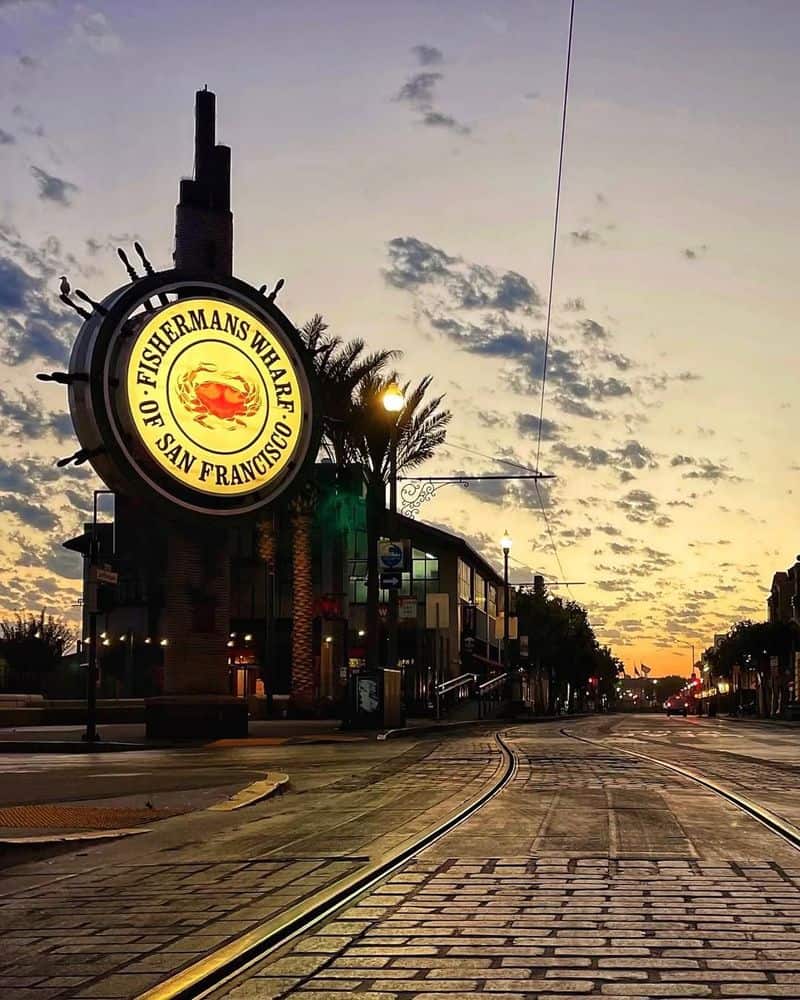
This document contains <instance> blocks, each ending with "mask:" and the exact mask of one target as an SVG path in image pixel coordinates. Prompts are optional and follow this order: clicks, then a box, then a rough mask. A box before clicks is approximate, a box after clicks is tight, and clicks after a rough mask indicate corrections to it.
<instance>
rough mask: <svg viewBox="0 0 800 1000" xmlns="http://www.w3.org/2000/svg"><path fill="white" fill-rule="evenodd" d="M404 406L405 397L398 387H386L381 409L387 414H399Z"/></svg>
mask: <svg viewBox="0 0 800 1000" xmlns="http://www.w3.org/2000/svg"><path fill="white" fill-rule="evenodd" d="M405 405H406V397H405V396H404V395H403V390H402V389H401V388H400V386H399V385H390V386H387V388H386V390H385V391H384V393H383V408H384V410H386V411H387V412H388V413H399V412H400V411H401V410H402V409H403V407H404V406H405Z"/></svg>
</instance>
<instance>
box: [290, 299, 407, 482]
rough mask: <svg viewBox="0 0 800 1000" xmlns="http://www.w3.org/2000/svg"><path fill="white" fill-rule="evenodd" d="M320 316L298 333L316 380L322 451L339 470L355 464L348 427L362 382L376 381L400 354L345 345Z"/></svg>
mask: <svg viewBox="0 0 800 1000" xmlns="http://www.w3.org/2000/svg"><path fill="white" fill-rule="evenodd" d="M327 330H328V327H327V324H326V323H325V321H324V320H323V318H322V316H320V315H319V313H317V315H315V316H314V317H313V318H312V319H310V320H309V321H308V323H306V324H305V326H304V327H303V329H302V330H301V331H300V332H301V336H302V340H303V343H304V344H305V346H306V349H307V350H308V351H309V353H310V354H311V357H312V359H313V364H314V371H315V373H316V375H317V380H318V383H317V384H318V393H319V405H320V408H321V410H322V428H323V437H322V449H323V452H324V453H325V455H326V457H327V458H328V459H330V461H332V462H333V463H334V464H335V465H336V466H337V467H338V468H340V469H343V468H346V467H347V466H349V465H352V464H353V463H354V462H356V461H358V459H359V456H358V454H357V453H356V450H355V449H354V447H353V438H352V427H353V424H354V419H355V418H354V412H353V411H354V407H355V405H356V402H355V401H356V396H357V394H358V393H359V391H360V387H361V386H362V383H365V382H366V381H367V380H369V379H374V378H378V377H379V376H380V374H381V372H382V371H383V370H384V368H385V367H386V365H387V364H389V362H390V361H394V360H396V359H397V358H399V357H400V353H401V352H400V351H372V352H371V353H369V354H365V353H364V350H365V347H366V345H365V343H364V341H363V340H361V339H360V338H355V339H353V340H348V341H347V342H346V343H345V342H343V341H342V340H340V338H338V337H333V336H331V335H330V334H329V333H328V332H327Z"/></svg>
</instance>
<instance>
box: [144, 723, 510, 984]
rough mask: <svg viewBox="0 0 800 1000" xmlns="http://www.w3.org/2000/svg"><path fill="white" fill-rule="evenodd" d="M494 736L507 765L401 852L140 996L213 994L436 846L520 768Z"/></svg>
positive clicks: (497, 734)
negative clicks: (477, 791) (473, 795)
mask: <svg viewBox="0 0 800 1000" xmlns="http://www.w3.org/2000/svg"><path fill="white" fill-rule="evenodd" d="M495 740H496V741H497V744H498V746H499V748H500V753H501V757H502V760H503V761H504V762H505V767H504V768H503V771H502V773H501V774H500V775H499V776H497V777H495V779H494V780H493V782H492V784H491V787H489V788H487V789H485V790H484V791H483V792H481V794H480V795H479V796H478V797H477V798H476V799H475V800H474V801H472V802H470V803H469V804H468V805H467V806H464V807H463V808H462V809H460V810H459V811H458V812H457V813H455V814H454V815H453V816H450V817H448V819H446V820H444V822H442V823H439V824H438V825H437V826H436V827H434V828H433V829H432V830H429V831H428V832H427V833H425V834H423V835H422V836H421V837H419V838H417V839H416V840H415V841H414V842H413V843H412V844H410V845H408V846H407V847H405V848H403V850H401V851H400V852H399V853H397V854H393V855H391V856H390V857H387V858H383V859H381V860H380V861H378V862H376V863H375V864H374V865H371V866H370V867H369V868H367V870H366V871H364V872H361V873H359V874H356V875H354V876H351V877H349V878H346V879H344V880H342V881H340V882H339V883H338V885H335V886H333V887H332V888H331V889H329V890H328V891H327V892H325V893H324V895H323V897H322V898H321V899H319V900H318V901H317V902H315V903H314V902H312V903H311V905H309V904H308V903H301V904H298V905H296V906H294V907H292V908H290V909H289V910H287V911H286V913H284V914H282V915H281V917H279V918H277V919H276V920H270V921H268V922H267V923H266V924H262V925H261V926H260V927H256V928H254V929H253V930H251V931H248V932H247V933H246V934H243V935H241V936H240V937H238V938H237V939H236V940H235V941H232V942H230V943H229V944H227V945H224V946H223V947H222V948H218V949H217V950H216V951H214V952H212V953H211V954H210V955H207V956H206V957H205V958H203V959H200V961H198V962H195V963H194V964H192V965H190V966H189V967H188V968H186V969H183V970H182V971H181V972H178V973H176V974H175V975H174V976H171V977H170V978H169V979H166V980H164V982H162V983H159V984H158V985H157V986H154V987H152V988H151V989H149V990H147V991H146V992H144V993H142V994H140V995H139V996H138V997H137V1000H201V998H202V997H208V996H211V995H212V994H213V993H215V992H216V991H217V990H218V989H220V987H222V986H224V985H225V984H227V983H230V982H231V981H232V980H234V979H236V978H237V977H238V976H239V975H241V974H242V973H243V972H246V971H247V970H248V969H250V968H252V966H254V965H256V964H257V963H258V962H262V961H263V960H264V959H266V958H268V957H269V956H270V955H271V954H273V953H274V952H275V951H277V950H278V949H279V948H282V947H283V946H284V945H286V944H289V943H290V942H291V941H293V940H295V939H296V938H297V937H299V936H300V935H302V934H305V933H307V932H308V931H310V930H311V929H312V928H314V927H316V926H317V925H318V924H320V923H322V922H323V921H325V920H329V919H330V918H331V917H333V916H334V915H335V914H336V913H337V912H338V911H339V910H341V909H343V908H344V907H345V906H349V905H350V904H351V903H353V902H355V900H356V899H358V898H359V897H360V896H363V895H364V893H367V892H369V891H370V890H372V889H374V888H375V886H376V885H378V883H380V882H382V881H383V880H384V879H385V878H387V877H388V876H390V875H392V874H393V873H394V872H396V871H397V870H398V869H399V868H402V867H403V865H405V864H406V863H407V862H408V861H410V860H411V858H413V857H415V856H416V855H417V854H419V853H420V852H421V851H424V850H425V849H426V848H428V847H431V846H433V844H435V843H437V842H438V841H439V840H441V838H442V837H444V836H445V835H446V834H448V833H450V831H451V830H454V829H455V828H456V827H457V826H460V825H461V823H463V822H465V821H466V820H467V819H469V818H470V817H471V816H473V815H474V814H475V813H476V812H477V811H478V810H479V809H481V808H482V807H483V806H485V805H486V803H487V802H489V801H491V800H492V799H493V798H494V797H495V796H496V795H498V794H499V793H500V792H501V791H502V790H503V789H504V788H505V787H506V785H507V784H508V783H509V782H510V781H511V780H512V778H513V777H514V775H515V774H516V771H517V766H518V758H517V755H516V753H515V752H514V751H513V750H512V749H511V748H510V747H509V746H508V745H507V744H506V742H505V740H504V739H503V737H502V735H501V734H500V733H495Z"/></svg>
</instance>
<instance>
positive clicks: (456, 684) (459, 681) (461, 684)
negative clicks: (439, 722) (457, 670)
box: [434, 674, 478, 719]
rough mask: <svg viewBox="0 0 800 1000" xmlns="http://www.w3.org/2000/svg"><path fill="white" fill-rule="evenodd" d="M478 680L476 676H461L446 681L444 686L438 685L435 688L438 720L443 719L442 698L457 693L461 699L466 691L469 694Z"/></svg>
mask: <svg viewBox="0 0 800 1000" xmlns="http://www.w3.org/2000/svg"><path fill="white" fill-rule="evenodd" d="M477 679H478V678H477V677H476V676H475V674H460V675H459V676H458V677H451V678H450V680H447V681H444V682H443V683H442V684H437V685H436V687H435V688H434V693H435V694H436V718H437V719H441V717H442V697H443V696H444V695H450V694H453V693H454V692H455V693H456V694H457V696H458V698H461V697H462V696H463V693H464V691H465V690H466V691H467V693H469V690H470V689H471V688H472V686H473V685H474V683H475V681H477Z"/></svg>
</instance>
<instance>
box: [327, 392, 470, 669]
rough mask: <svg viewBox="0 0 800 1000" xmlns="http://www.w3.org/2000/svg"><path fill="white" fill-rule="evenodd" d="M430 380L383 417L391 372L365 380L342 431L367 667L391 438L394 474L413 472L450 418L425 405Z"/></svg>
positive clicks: (372, 654) (373, 651)
mask: <svg viewBox="0 0 800 1000" xmlns="http://www.w3.org/2000/svg"><path fill="white" fill-rule="evenodd" d="M432 381H433V378H432V377H431V376H430V375H428V376H426V377H425V378H423V379H421V380H420V381H419V382H418V383H417V385H415V386H413V387H412V386H411V383H410V382H406V383H405V384H403V385H402V386H401V388H402V392H403V396H404V399H405V404H404V406H403V409H402V410H401V411H400V412H399V413H398V414H394V413H387V411H386V409H385V408H384V406H383V396H384V393H385V392H386V390H387V389H388V388H389V386H391V385H394V384H398V376H397V373H396V372H390V373H389V374H386V375H383V374H379V373H378V374H370V375H368V376H366V377H365V378H363V379H362V380H361V382H360V383H359V385H358V388H357V390H356V394H355V399H354V405H353V407H352V409H351V411H350V414H349V419H348V422H347V426H346V436H347V449H348V451H349V453H350V454H351V455H352V456H353V459H354V460H356V461H358V462H359V464H360V465H361V467H362V469H363V474H364V480H365V484H366V501H367V666H369V667H375V666H376V665H377V660H378V538H379V536H380V532H381V528H382V521H383V514H384V510H385V502H386V483H387V481H388V479H389V473H390V464H391V445H392V438H393V436H394V437H395V439H396V446H397V471H398V472H404V471H409V470H411V469H414V468H416V467H417V466H418V465H420V464H421V463H422V462H424V461H426V460H427V459H429V458H430V457H431V456H432V455H433V453H434V451H435V450H436V448H438V447H439V445H441V444H442V443H443V442H444V439H445V437H446V434H447V425H448V423H449V422H450V419H451V417H452V414H451V413H450V411H449V410H445V409H442V408H441V405H442V400H443V399H444V396H435V397H434V398H433V399H429V400H427V401H426V400H425V395H426V393H427V391H428V389H429V388H430V385H431V382H432Z"/></svg>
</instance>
